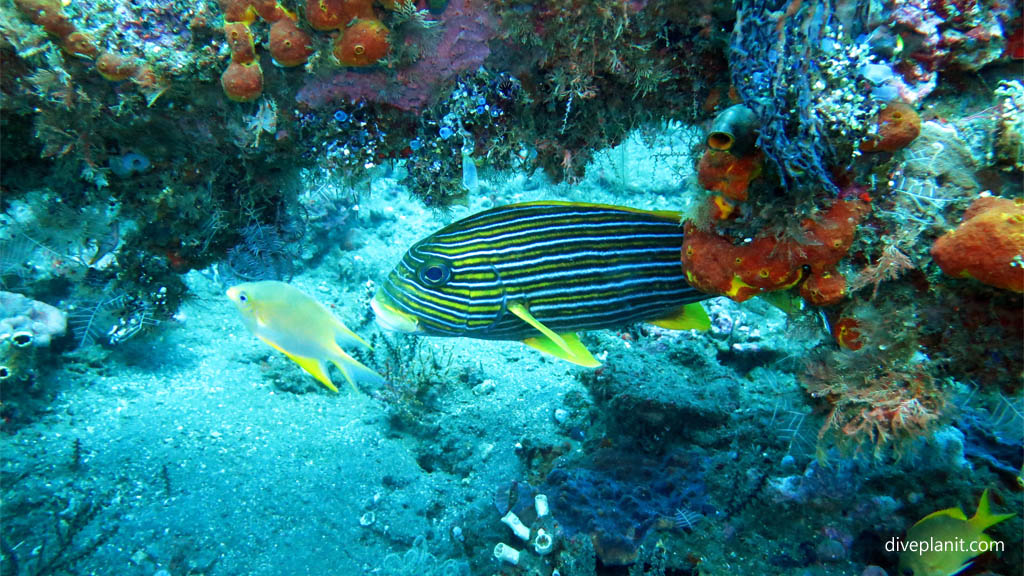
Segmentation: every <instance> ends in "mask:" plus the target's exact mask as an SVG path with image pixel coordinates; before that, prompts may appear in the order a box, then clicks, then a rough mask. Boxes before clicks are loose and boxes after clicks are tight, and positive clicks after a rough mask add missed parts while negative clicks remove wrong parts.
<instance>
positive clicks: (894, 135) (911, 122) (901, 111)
mask: <svg viewBox="0 0 1024 576" xmlns="http://www.w3.org/2000/svg"><path fill="white" fill-rule="evenodd" d="M875 125H876V130H875V132H874V133H873V134H869V135H868V137H867V138H865V139H864V140H863V141H861V143H860V149H861V151H862V152H895V151H897V150H902V149H903V148H906V147H907V146H908V145H910V143H911V142H913V141H914V139H915V138H917V136H918V134H920V133H921V117H920V116H918V114H917V111H916V110H914V108H913V107H912V106H909V105H907V104H904V103H903V102H890V103H889V104H887V105H886V107H885V108H883V109H882V110H880V111H879V112H878V116H877V117H876V118H875Z"/></svg>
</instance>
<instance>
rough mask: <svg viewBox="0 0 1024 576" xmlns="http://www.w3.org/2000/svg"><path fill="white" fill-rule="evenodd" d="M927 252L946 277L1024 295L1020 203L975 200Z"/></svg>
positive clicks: (1023, 216) (1023, 204)
mask: <svg viewBox="0 0 1024 576" xmlns="http://www.w3.org/2000/svg"><path fill="white" fill-rule="evenodd" d="M931 252H932V258H933V259H934V260H935V263H936V264H938V265H939V268H942V271H943V272H945V273H946V274H948V275H950V276H954V277H957V278H974V279H975V280H977V281H979V282H982V283H984V284H988V285H989V286H995V287H996V288H1002V289H1004V290H1012V291H1014V292H1024V199H1021V198H1017V199H1015V200H1011V199H1009V198H997V197H995V196H987V197H983V198H978V199H977V200H975V201H974V203H973V204H971V206H970V208H968V209H967V211H966V212H964V216H963V222H962V223H961V224H960V226H957V228H956V229H955V230H951V231H949V232H947V233H946V234H945V235H943V236H942V237H940V238H939V239H938V240H936V241H935V244H933V245H932V251H931Z"/></svg>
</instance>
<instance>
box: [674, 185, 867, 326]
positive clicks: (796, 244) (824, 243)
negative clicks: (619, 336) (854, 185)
mask: <svg viewBox="0 0 1024 576" xmlns="http://www.w3.org/2000/svg"><path fill="white" fill-rule="evenodd" d="M867 211H868V206H867V205H866V204H865V203H864V202H861V201H858V200H854V201H849V202H844V201H838V202H836V203H835V204H833V205H832V207H831V208H829V209H828V210H827V211H825V212H823V213H822V214H820V215H819V216H818V217H816V218H808V219H805V220H804V221H803V222H802V223H801V236H800V237H798V238H797V239H780V238H776V237H775V236H760V237H757V238H755V239H754V240H753V241H752V242H749V243H745V244H740V245H735V244H733V242H732V241H731V240H730V239H728V238H726V237H724V236H721V235H719V234H716V233H715V232H711V231H703V230H700V229H698V228H697V227H696V226H695V225H694V224H692V223H687V225H686V238H685V240H684V242H683V249H682V262H683V269H684V271H685V272H686V277H687V279H688V280H689V282H690V284H691V285H693V286H694V287H696V288H698V289H700V290H703V291H705V292H708V293H711V294H719V295H723V296H728V297H729V298H732V299H733V300H735V301H737V302H743V301H744V300H747V299H749V298H752V297H754V296H756V295H758V294H760V293H762V292H771V291H775V290H786V289H789V288H792V287H794V286H796V285H797V284H800V295H801V296H803V297H804V299H806V300H807V301H808V302H810V303H811V304H814V305H816V306H827V305H831V304H835V303H836V302H838V301H839V300H840V299H841V298H842V297H843V296H845V295H846V280H845V279H844V278H843V276H842V274H840V273H839V272H838V270H837V269H836V265H837V264H838V263H839V261H840V260H842V259H843V257H844V256H845V255H846V252H847V251H848V250H849V249H850V245H851V244H852V243H853V238H854V234H855V233H856V229H857V223H858V222H859V221H860V219H861V218H862V217H863V216H864V215H865V214H866V213H867ZM801 281H802V284H801Z"/></svg>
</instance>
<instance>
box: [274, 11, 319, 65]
mask: <svg viewBox="0 0 1024 576" xmlns="http://www.w3.org/2000/svg"><path fill="white" fill-rule="evenodd" d="M311 54H313V42H312V40H311V39H310V38H309V34H306V33H305V32H303V31H302V30H299V28H298V26H296V25H295V21H294V20H292V19H291V18H281V19H280V20H278V21H277V22H274V23H273V24H271V25H270V56H271V58H273V59H274V62H276V63H277V64H278V65H279V66H299V65H301V64H305V63H306V61H307V60H309V57H310V55H311Z"/></svg>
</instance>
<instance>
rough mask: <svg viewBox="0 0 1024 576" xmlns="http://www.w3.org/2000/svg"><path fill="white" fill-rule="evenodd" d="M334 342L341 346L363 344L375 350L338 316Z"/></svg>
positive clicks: (335, 322)
mask: <svg viewBox="0 0 1024 576" xmlns="http://www.w3.org/2000/svg"><path fill="white" fill-rule="evenodd" d="M334 342H335V343H336V344H337V345H338V346H341V347H346V346H361V347H363V348H366V349H367V350H373V347H372V346H370V345H369V344H367V343H366V340H363V339H362V338H361V337H360V336H359V334H356V333H355V332H353V331H352V330H350V329H349V327H348V326H345V323H344V322H342V321H341V320H338V319H337V318H335V319H334Z"/></svg>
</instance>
